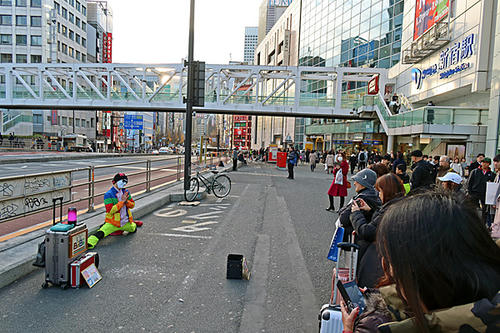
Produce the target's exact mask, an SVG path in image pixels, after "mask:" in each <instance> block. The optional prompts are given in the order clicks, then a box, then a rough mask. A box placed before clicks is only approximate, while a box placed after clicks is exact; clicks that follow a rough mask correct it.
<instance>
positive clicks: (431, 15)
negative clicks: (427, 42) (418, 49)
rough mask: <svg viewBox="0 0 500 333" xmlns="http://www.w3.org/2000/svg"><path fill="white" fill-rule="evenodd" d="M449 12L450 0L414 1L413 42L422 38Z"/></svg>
mask: <svg viewBox="0 0 500 333" xmlns="http://www.w3.org/2000/svg"><path fill="white" fill-rule="evenodd" d="M449 11H450V0H416V4H415V29H414V31H413V40H416V39H417V38H418V37H420V36H422V35H423V34H424V32H426V31H427V30H429V28H431V27H432V26H433V25H434V24H436V23H437V22H439V21H441V20H442V19H443V18H444V17H446V15H448V12H449Z"/></svg>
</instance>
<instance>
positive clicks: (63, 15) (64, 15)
mask: <svg viewBox="0 0 500 333" xmlns="http://www.w3.org/2000/svg"><path fill="white" fill-rule="evenodd" d="M62 17H64V18H65V19H66V20H67V19H68V10H67V9H66V8H64V7H63V8H62Z"/></svg>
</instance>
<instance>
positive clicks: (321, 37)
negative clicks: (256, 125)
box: [295, 0, 404, 142]
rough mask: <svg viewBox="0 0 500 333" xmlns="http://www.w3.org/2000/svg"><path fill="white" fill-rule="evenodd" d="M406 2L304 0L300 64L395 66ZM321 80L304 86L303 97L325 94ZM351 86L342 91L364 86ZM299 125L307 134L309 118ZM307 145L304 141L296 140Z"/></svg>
mask: <svg viewBox="0 0 500 333" xmlns="http://www.w3.org/2000/svg"><path fill="white" fill-rule="evenodd" d="M403 11H404V0H302V13H301V15H302V18H301V20H302V24H301V31H300V48H299V65H300V66H315V67H316V66H318V67H337V66H341V67H381V68H390V67H392V66H394V65H395V64H397V63H398V62H399V60H400V53H401V37H402V29H403ZM318 83H319V82H317V81H310V82H303V83H302V87H301V90H302V92H303V93H312V94H324V93H326V87H324V86H323V85H321V84H318ZM365 85H366V83H365V82H348V83H344V84H343V90H352V89H356V88H361V87H363V86H365ZM305 122H306V124H304V121H303V120H302V121H297V122H296V129H295V131H296V133H297V134H298V133H304V132H305V131H304V129H303V126H304V125H307V123H308V122H310V120H309V119H308V120H306V121H305ZM295 141H296V142H302V141H303V137H302V138H300V137H299V135H296V137H295Z"/></svg>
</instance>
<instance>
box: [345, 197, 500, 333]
mask: <svg viewBox="0 0 500 333" xmlns="http://www.w3.org/2000/svg"><path fill="white" fill-rule="evenodd" d="M376 243H377V249H378V251H379V253H380V255H381V257H382V260H381V262H382V267H383V270H384V280H385V281H386V282H387V283H386V284H388V285H386V286H385V287H382V288H380V296H382V298H383V300H384V304H385V306H386V310H389V312H390V313H391V317H392V318H391V319H390V321H389V322H387V323H384V324H380V325H379V324H378V325H376V326H374V325H372V326H368V325H365V324H366V323H370V321H371V320H372V319H373V318H382V317H380V316H379V315H378V314H380V311H379V312H373V311H371V310H370V309H368V307H367V310H366V311H365V312H364V313H363V314H361V316H360V318H358V319H356V317H357V313H358V311H359V310H358V309H357V308H356V309H354V310H352V311H351V312H348V310H347V308H346V306H345V304H342V321H343V323H344V332H392V333H399V332H410V333H413V332H415V333H416V332H424V333H429V332H432V333H440V332H443V333H445V332H498V327H499V325H500V248H499V247H498V245H499V244H495V242H494V241H493V239H492V238H491V237H490V235H489V233H488V230H487V229H486V227H485V225H484V224H483V223H482V222H481V220H480V217H479V215H478V214H477V212H476V210H475V208H474V207H471V206H470V205H468V204H467V203H466V202H465V201H464V200H463V199H462V198H461V197H457V196H453V195H451V194H447V193H435V192H426V193H422V194H416V195H413V196H411V197H408V198H405V199H403V200H401V201H399V202H397V203H395V204H394V205H391V207H389V208H388V209H387V211H386V212H385V214H384V217H383V218H382V221H381V223H380V225H379V228H378V233H377V240H376ZM369 298H370V297H369V296H368V299H369ZM368 303H369V302H367V304H368Z"/></svg>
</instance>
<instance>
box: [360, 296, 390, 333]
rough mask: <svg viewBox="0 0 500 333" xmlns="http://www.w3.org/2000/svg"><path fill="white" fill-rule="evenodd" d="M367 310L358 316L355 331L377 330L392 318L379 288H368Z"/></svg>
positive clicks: (362, 332)
mask: <svg viewBox="0 0 500 333" xmlns="http://www.w3.org/2000/svg"><path fill="white" fill-rule="evenodd" d="M364 297H365V304H366V308H365V311H364V312H363V313H362V314H361V315H360V316H359V317H358V318H356V321H355V322H354V332H353V333H369V332H377V328H378V326H380V325H382V324H384V323H387V322H390V321H391V320H392V316H391V312H390V311H389V310H388V309H387V306H386V304H385V301H384V298H383V297H382V294H380V292H379V291H378V290H375V289H368V290H367V291H366V292H365V294H364Z"/></svg>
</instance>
